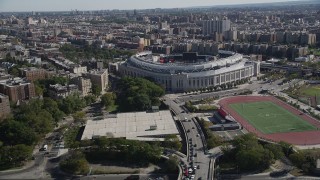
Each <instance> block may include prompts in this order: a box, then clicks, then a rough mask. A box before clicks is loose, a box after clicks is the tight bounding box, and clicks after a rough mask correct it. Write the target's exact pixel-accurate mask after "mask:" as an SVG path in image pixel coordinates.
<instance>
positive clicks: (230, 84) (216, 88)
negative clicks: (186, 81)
mask: <svg viewBox="0 0 320 180" xmlns="http://www.w3.org/2000/svg"><path fill="white" fill-rule="evenodd" d="M248 81H249V78H246V79H241V80H236V81H235V82H228V83H225V84H221V85H216V86H210V87H207V88H200V89H199V90H190V91H187V92H186V93H193V92H198V91H200V92H213V91H219V90H226V89H232V88H234V87H236V86H237V85H240V84H244V83H247V82H248Z"/></svg>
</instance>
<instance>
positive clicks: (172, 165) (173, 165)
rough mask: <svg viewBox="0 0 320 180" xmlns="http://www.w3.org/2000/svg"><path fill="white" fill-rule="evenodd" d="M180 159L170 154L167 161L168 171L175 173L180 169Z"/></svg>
mask: <svg viewBox="0 0 320 180" xmlns="http://www.w3.org/2000/svg"><path fill="white" fill-rule="evenodd" d="M178 163H179V160H178V158H177V157H176V156H170V157H169V159H168V160H167V161H166V163H165V164H166V168H167V171H168V172H172V173H175V172H177V171H178V165H179V164H178Z"/></svg>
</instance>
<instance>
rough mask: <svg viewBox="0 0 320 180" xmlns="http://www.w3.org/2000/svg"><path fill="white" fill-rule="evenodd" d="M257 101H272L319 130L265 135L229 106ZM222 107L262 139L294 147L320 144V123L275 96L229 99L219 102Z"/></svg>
mask: <svg viewBox="0 0 320 180" xmlns="http://www.w3.org/2000/svg"><path fill="white" fill-rule="evenodd" d="M257 101H271V102H273V103H275V104H277V105H279V106H281V107H283V108H285V109H286V110H288V111H289V112H291V113H293V114H295V115H297V116H299V117H300V118H302V119H304V120H305V121H308V122H309V123H311V124H313V125H314V126H316V127H318V128H319V130H313V131H304V132H286V133H274V134H264V133H262V132H260V131H259V130H256V129H255V128H254V127H253V126H252V125H251V124H250V123H249V122H248V121H246V120H245V119H244V118H242V117H241V116H240V115H239V114H238V113H237V112H236V111H234V110H233V109H232V108H231V107H230V106H229V104H233V103H243V102H257ZM219 104H220V106H221V107H222V108H223V109H224V110H225V111H226V112H228V113H229V114H230V115H231V116H232V117H234V118H235V119H236V120H237V121H238V122H239V123H241V124H242V126H243V127H244V128H245V129H247V130H248V131H249V132H252V133H254V134H256V135H257V136H259V137H260V138H263V139H267V140H271V141H276V142H279V141H285V142H288V143H291V144H294V145H315V144H320V122H319V121H318V120H316V119H314V118H312V117H310V116H308V115H306V114H303V115H300V114H301V111H299V110H298V109H296V108H294V107H292V106H290V105H289V104H287V103H285V102H283V101H281V100H279V99H277V98H275V97H273V96H236V97H229V98H225V99H222V100H220V101H219Z"/></svg>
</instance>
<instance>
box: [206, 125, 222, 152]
mask: <svg viewBox="0 0 320 180" xmlns="http://www.w3.org/2000/svg"><path fill="white" fill-rule="evenodd" d="M207 133H208V134H211V135H210V136H209V138H208V139H207V146H208V149H212V148H214V147H217V146H220V145H221V144H222V143H223V140H222V138H221V137H220V136H217V135H213V134H212V132H211V130H209V132H207Z"/></svg>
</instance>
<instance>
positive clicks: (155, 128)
mask: <svg viewBox="0 0 320 180" xmlns="http://www.w3.org/2000/svg"><path fill="white" fill-rule="evenodd" d="M169 134H179V132H178V130H177V127H176V125H175V122H174V120H173V117H172V115H171V113H170V111H168V110H166V111H159V112H150V113H149V112H129V113H118V114H116V115H115V116H114V117H110V118H106V119H102V120H88V121H87V124H86V127H85V129H84V132H83V134H82V137H81V139H82V140H83V139H92V138H94V137H97V136H108V135H110V136H112V137H114V138H126V139H132V140H141V141H154V140H155V139H156V140H160V141H163V140H164V136H165V135H169Z"/></svg>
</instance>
